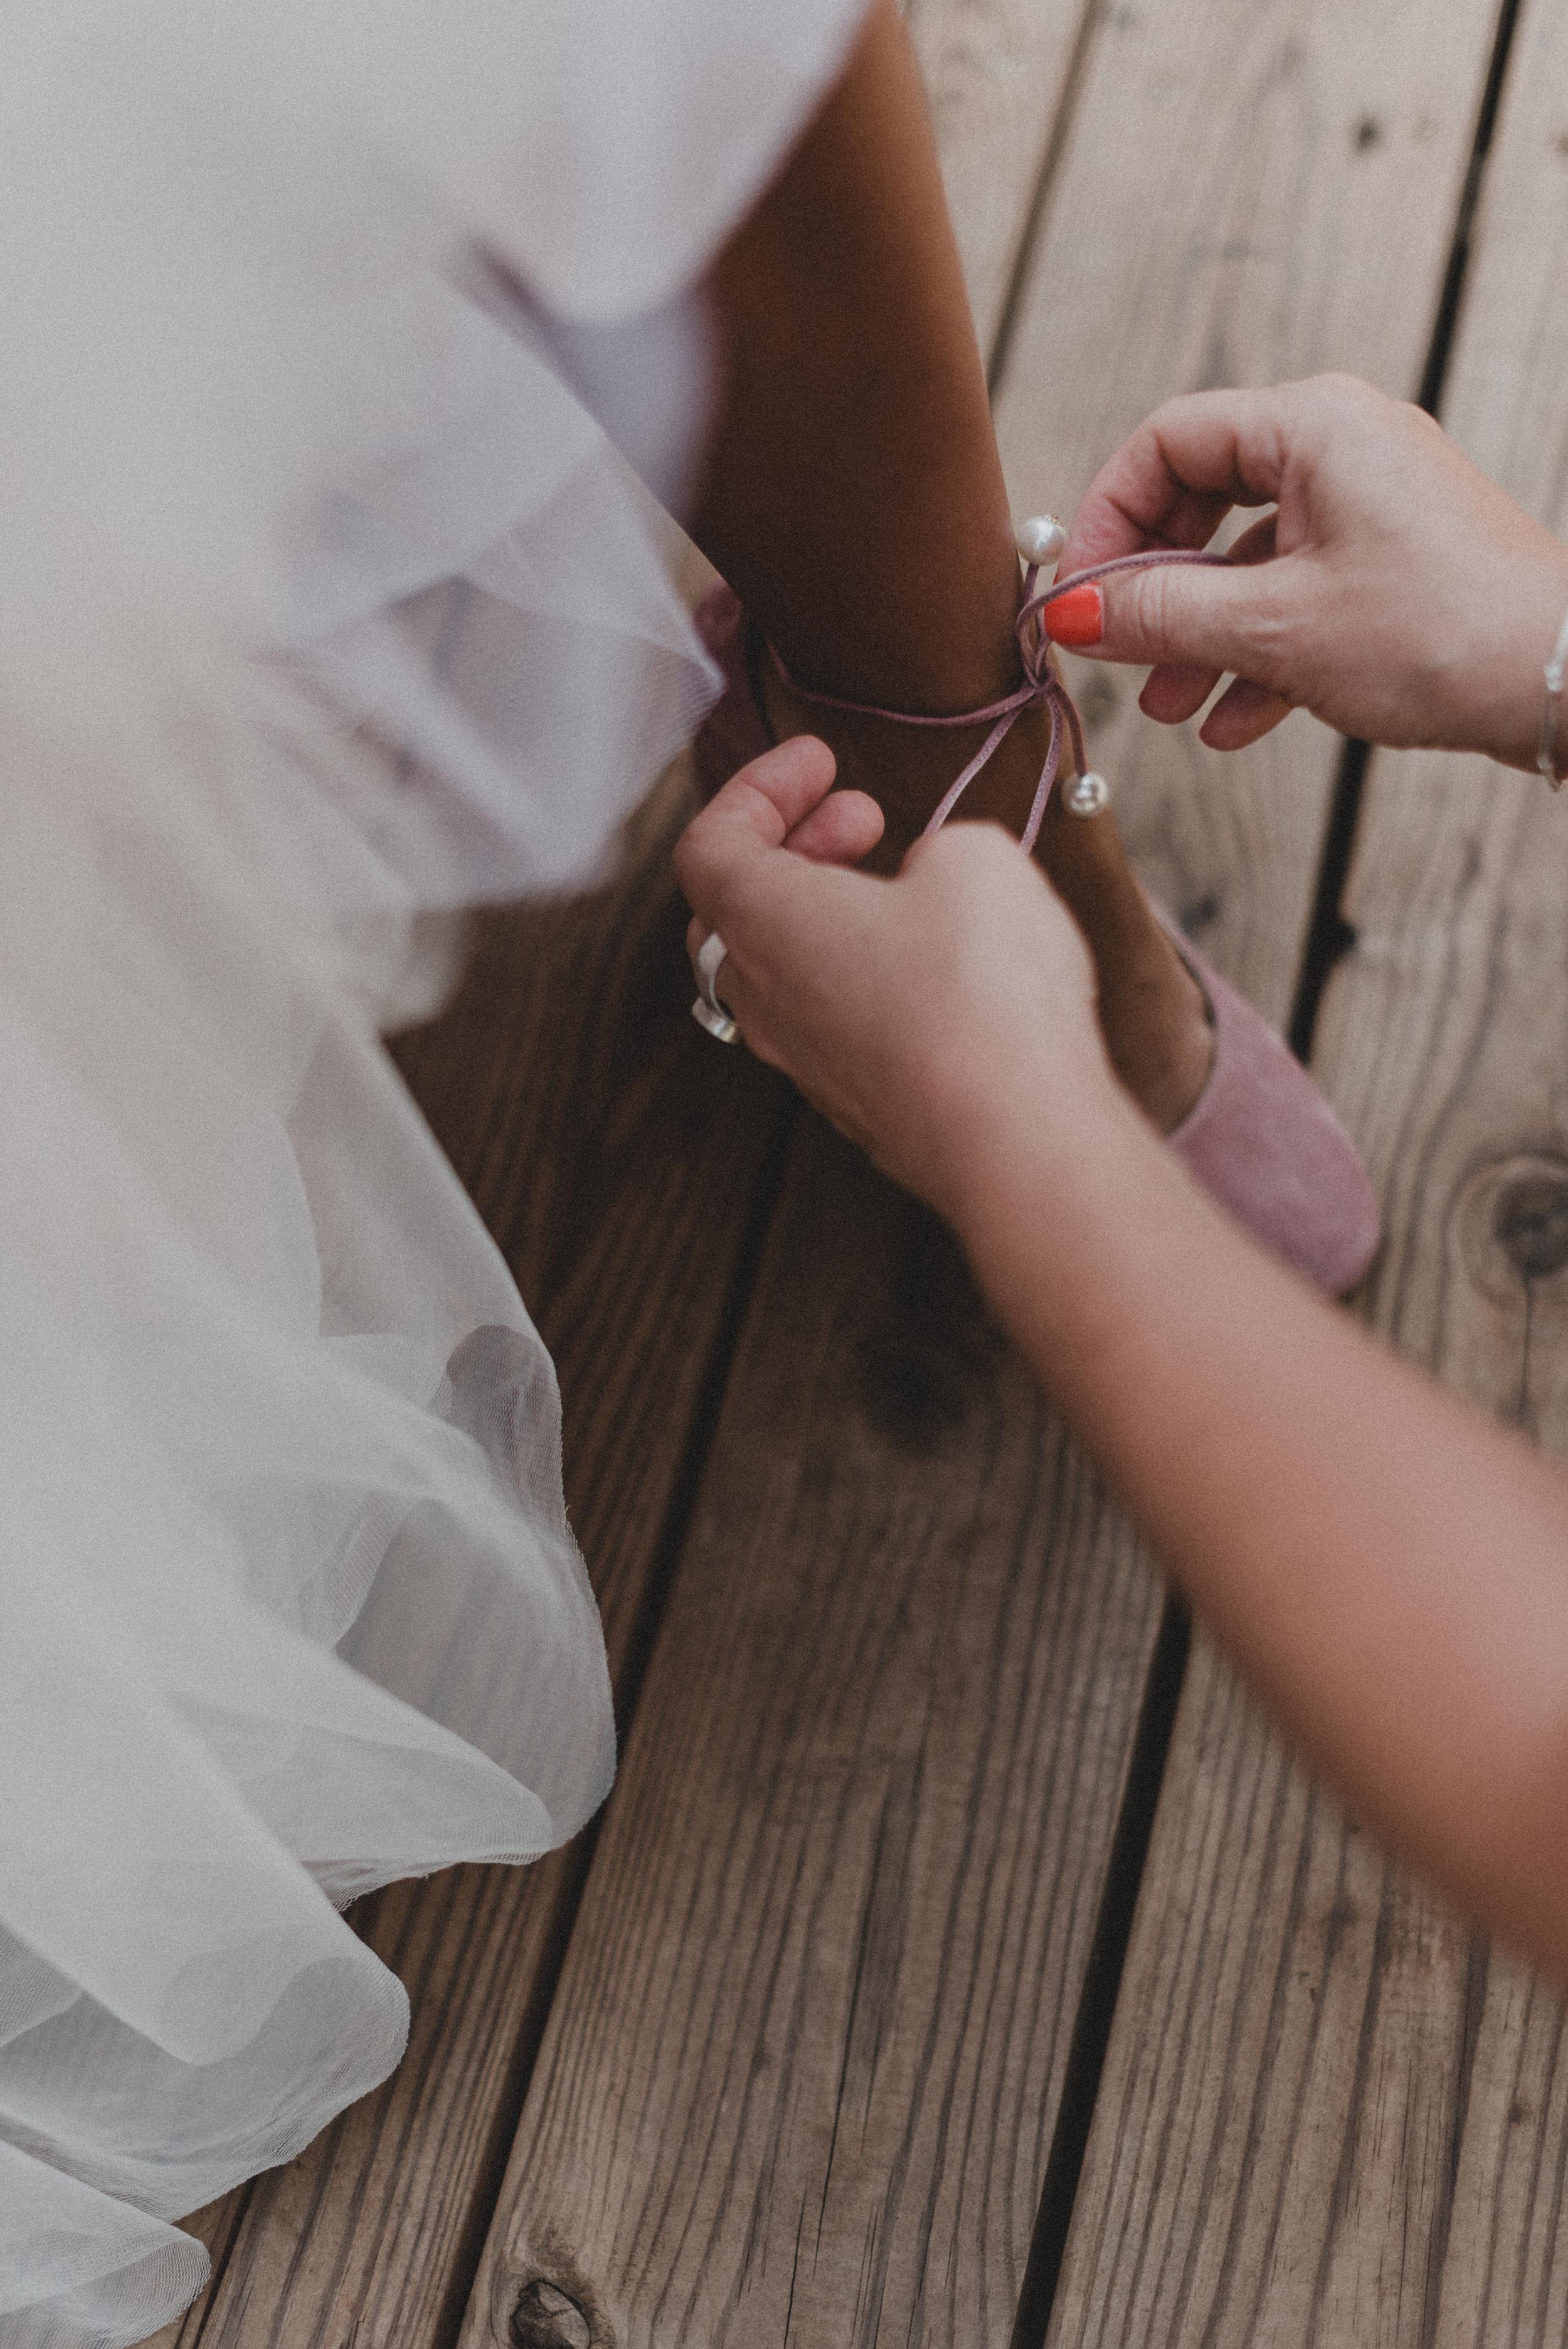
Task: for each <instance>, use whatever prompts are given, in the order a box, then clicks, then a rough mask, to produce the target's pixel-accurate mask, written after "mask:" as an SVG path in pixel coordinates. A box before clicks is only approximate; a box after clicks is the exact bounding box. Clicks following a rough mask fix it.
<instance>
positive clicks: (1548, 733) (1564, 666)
mask: <svg viewBox="0 0 1568 2349" xmlns="http://www.w3.org/2000/svg"><path fill="white" fill-rule="evenodd" d="M1565 675H1568V612H1564V614H1563V626H1562V627H1561V629H1560V630H1559V631H1558V636H1557V642H1556V645H1555V646H1554V647H1553V654H1552V657H1551V659H1550V660H1549V661H1548V662H1547V664H1546V670H1545V676H1546V698H1545V700H1544V701H1543V702H1542V705H1541V740H1540V744H1539V746H1538V747H1537V750H1536V753H1535V764H1536V767H1537V769H1538V770H1539V771H1540V772H1541V773H1542V775H1544V776H1545V778H1546V780H1547V781H1548V782H1549V783H1550V784H1551V786H1552V788H1553V791H1554V792H1560V791H1561V790H1562V788H1563V784H1564V783H1565V782H1568V775H1564V774H1563V772H1562V771H1560V769H1559V767H1558V764H1557V728H1558V720H1559V719H1560V718H1561V716H1562V714H1563V678H1564V676H1565Z"/></svg>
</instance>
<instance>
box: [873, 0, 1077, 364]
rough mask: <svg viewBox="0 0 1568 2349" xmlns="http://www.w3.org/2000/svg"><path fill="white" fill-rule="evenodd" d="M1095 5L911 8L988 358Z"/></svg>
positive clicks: (925, 3) (957, 0) (927, 0)
mask: <svg viewBox="0 0 1568 2349" xmlns="http://www.w3.org/2000/svg"><path fill="white" fill-rule="evenodd" d="M1091 5H1092V0H909V5H908V6H907V7H906V9H905V12H904V14H905V21H906V22H907V24H908V26H909V29H910V33H911V35H912V36H913V41H914V46H915V49H916V51H917V53H918V55H919V57H920V65H921V71H922V73H923V76H924V78H925V87H926V92H927V96H928V98H929V99H930V103H931V114H932V121H933V124H934V128H935V131H936V143H937V146H938V149H939V150H940V151H941V155H942V176H943V180H944V183H945V186H946V189H947V203H948V210H949V211H950V212H952V214H953V223H954V228H955V230H956V231H957V234H958V249H959V252H960V254H961V255H962V256H963V261H964V280H965V285H967V286H968V288H969V306H970V308H971V309H972V310H973V311H974V313H975V327H976V330H977V332H978V334H979V337H980V346H981V348H982V349H983V350H986V351H989V350H990V349H991V348H992V347H993V346H994V345H995V339H996V334H997V330H998V328H999V327H1000V326H1001V324H1002V319H1003V316H1004V314H1005V311H1006V305H1007V299H1008V295H1009V294H1010V292H1011V289H1012V285H1013V280H1014V276H1015V274H1016V270H1017V268H1018V265H1019V263H1020V260H1021V258H1022V255H1023V251H1024V247H1025V243H1026V238H1027V235H1028V232H1029V227H1030V223H1031V222H1032V219H1033V216H1034V197H1035V191H1036V189H1037V185H1038V182H1039V180H1040V175H1041V173H1042V171H1043V170H1044V169H1045V167H1046V163H1047V158H1048V156H1049V155H1050V152H1051V150H1052V144H1053V140H1055V138H1056V136H1057V129H1058V122H1059V118H1060V115H1061V110H1062V108H1063V105H1064V103H1065V102H1066V100H1067V99H1068V81H1069V77H1070V74H1071V71H1072V66H1073V61H1074V58H1075V57H1076V56H1077V53H1078V42H1079V36H1080V34H1081V32H1082V30H1083V26H1084V24H1085V20H1086V19H1087V17H1088V15H1089V13H1090V9H1091Z"/></svg>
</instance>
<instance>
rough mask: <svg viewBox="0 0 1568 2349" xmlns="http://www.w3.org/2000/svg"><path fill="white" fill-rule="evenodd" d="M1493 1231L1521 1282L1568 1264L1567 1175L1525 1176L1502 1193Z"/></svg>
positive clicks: (1545, 1277)
mask: <svg viewBox="0 0 1568 2349" xmlns="http://www.w3.org/2000/svg"><path fill="white" fill-rule="evenodd" d="M1492 1230H1493V1232H1494V1233H1495V1235H1496V1237H1497V1239H1498V1241H1499V1243H1500V1245H1501V1247H1502V1249H1503V1251H1504V1253H1505V1254H1506V1255H1507V1257H1508V1260H1509V1262H1510V1263H1511V1265H1512V1267H1513V1268H1514V1270H1515V1271H1516V1272H1517V1273H1518V1275H1519V1277H1520V1278H1521V1279H1522V1280H1549V1279H1550V1278H1552V1276H1553V1273H1555V1272H1561V1271H1562V1269H1563V1266H1564V1265H1565V1264H1568V1174H1526V1175H1523V1176H1522V1177H1521V1178H1520V1179H1519V1180H1518V1181H1516V1182H1513V1183H1510V1184H1509V1185H1507V1186H1506V1187H1505V1188H1504V1189H1503V1190H1501V1191H1500V1192H1499V1194H1498V1198H1497V1205H1496V1208H1495V1210H1494V1212H1493V1216H1492Z"/></svg>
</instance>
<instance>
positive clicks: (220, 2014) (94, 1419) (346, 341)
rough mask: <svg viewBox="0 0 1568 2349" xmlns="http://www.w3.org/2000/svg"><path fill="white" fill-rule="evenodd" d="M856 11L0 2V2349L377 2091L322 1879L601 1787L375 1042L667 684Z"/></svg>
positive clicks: (447, 1223) (585, 1802) (596, 1689)
mask: <svg viewBox="0 0 1568 2349" xmlns="http://www.w3.org/2000/svg"><path fill="white" fill-rule="evenodd" d="M858 13H859V10H858V7H857V6H856V5H854V0H642V5H638V0H246V5H245V6H244V7H243V8H242V9H241V8H238V7H235V6H233V5H230V0H96V5H95V0H14V5H12V6H11V7H9V8H8V9H7V12H6V23H5V70H4V73H3V74H0V199H3V202H4V209H5V223H6V225H5V236H4V239H3V240H0V316H4V318H5V332H4V335H3V336H0V427H3V429H0V754H3V755H0V773H3V781H0V1102H3V1104H4V1110H3V1114H0V1195H3V1199H4V1208H5V1253H4V1260H3V1269H0V1347H3V1354H0V1364H3V1368H0V1516H3V1518H4V1537H3V1547H0V2343H3V2344H5V2349H57V2344H60V2349H81V2344H121V2343H127V2342H129V2341H132V2340H135V2339H138V2338H139V2337H140V2336H141V2335H143V2334H145V2333H148V2332H149V2331H150V2330H151V2329H153V2328H154V2327H155V2326H157V2325H158V2324H160V2323H162V2322H163V2321H165V2320H166V2319H167V2318H168V2317H169V2316H170V2315H171V2314H172V2313H174V2312H175V2311H176V2310H177V2309H178V2308H179V2307H180V2306H181V2305H182V2304H183V2303H184V2302H185V2301H186V2300H187V2299H189V2297H190V2296H191V2294H192V2293H193V2292H195V2291H196V2290H197V2288H198V2287H199V2285H200V2283H201V2281H202V2276H203V2272H204V2266H205V2260H204V2254H203V2253H202V2251H201V2249H200V2247H199V2246H198V2245H197V2244H196V2243H195V2242H194V2241H192V2240H191V2239H190V2238H189V2237H187V2236H185V2235H183V2234H181V2232H180V2231H179V2230H178V2229H177V2228H176V2227H175V2226H173V2225H171V2224H170V2221H171V2220H176V2219H178V2218H179V2217H180V2216H181V2215H182V2214H183V2213H185V2212H188V2211H189V2210H191V2209H194V2208H196V2207H197V2206H198V2205H200V2204H201V2203H202V2202H204V2201H206V2200H207V2199H210V2198H211V2197H212V2196H213V2195H214V2194H217V2193H219V2192H221V2191H222V2190H223V2189H226V2188H228V2187H229V2186H231V2185H232V2184H233V2183H235V2182H236V2181H237V2180H239V2179H241V2178H244V2177H246V2176H248V2175H250V2174H251V2173H253V2171H255V2170H257V2169H258V2168H263V2167H264V2166H266V2165H268V2164H271V2163H273V2162H278V2161H281V2160H284V2159H285V2158H288V2157H289V2156H290V2155H291V2154H293V2153H294V2151H295V2150H297V2148H298V2147H301V2146H302V2145H303V2144H304V2143H305V2142H306V2140H307V2139H308V2138H309V2137H311V2136H312V2135H313V2134H314V2133H315V2131H316V2130H317V2129H319V2128H320V2127H322V2126H323V2124H324V2123H325V2121H326V2120H327V2119H329V2118H330V2116H332V2115H333V2114H334V2113H335V2112H336V2111H337V2110H338V2109H339V2108H340V2107H341V2106H343V2105H345V2104H346V2102H348V2101H349V2100H350V2099H351V2098H353V2097H355V2096H356V2095H360V2094H362V2093H363V2092H364V2091H365V2090H366V2088H368V2087H370V2086H371V2085H374V2083H375V2082H377V2080H379V2079H380V2078H382V2077H383V2076H384V2075H385V2074H386V2073H387V2070H388V2069H389V2068H390V2067H391V2066H392V2065H393V2064H395V2063H396V2061H397V2056H398V2054H399V2052H400V2049H401V2046H402V2043H403V2038H404V2033H405V2028H406V2021H407V2015H406V2002H405V1999H404V1994H403V1992H402V1990H401V1988H400V1986H399V1984H398V1983H397V1982H396V1981H395V1980H394V1979H393V1978H392V1976H391V1975H389V1974H388V1973H387V1971H385V1970H384V1969H383V1968H382V1966H381V1965H380V1964H379V1963H378V1961H377V1960H376V1959H375V1958H374V1957H373V1956H372V1955H371V1954H370V1952H369V1951H367V1950H366V1948H365V1947H364V1946H363V1945H362V1944H361V1943H360V1942H359V1941H358V1940H356V1938H355V1936H354V1934H353V1933H352V1932H351V1931H350V1930H348V1928H347V1927H346V1925H345V1924H344V1922H343V1920H342V1919H341V1917H340V1916H339V1914H338V1909H339V1908H340V1907H341V1905H342V1904H343V1903H344V1902H346V1900H348V1899H350V1898H351V1897H352V1896H354V1895H355V1894H356V1893H359V1892H362V1891H364V1890H365V1889H366V1888H368V1887H370V1886H373V1885H377V1884H380V1883H382V1882H385V1881H386V1880H387V1879H388V1878H394V1877H398V1876H404V1875H408V1874H412V1873H417V1872H420V1871H424V1870H428V1869H431V1868H440V1867H443V1866H445V1865H447V1864H448V1863H449V1862H451V1861H455V1860H459V1859H498V1858H503V1859H513V1860H521V1859H527V1858H530V1857H533V1856H535V1855H537V1854H538V1853H540V1852H542V1851H544V1850H546V1849H547V1848H548V1847H551V1846H552V1845H553V1844H555V1843H557V1842H559V1841H560V1840H561V1839H562V1837H566V1836H569V1835H571V1834H572V1833H573V1831H574V1829H576V1828H577V1827H578V1826H581V1824H582V1823H583V1820H584V1819H585V1818H586V1817H587V1816H589V1814H590V1813H591V1812H592V1811H593V1808H594V1806H596V1805H597V1804H598V1803H599V1802H600V1800H601V1799H602V1798H603V1795H604V1792H605V1790H606V1787H607V1785H608V1784H609V1780H610V1776H611V1772H612V1768H613V1759H614V1731H613V1724H612V1719H611V1711H610V1701H609V1691H608V1686H607V1681H606V1675H605V1668H604V1657H603V1642H602V1640H601V1637H600V1633H599V1629H598V1623H597V1619H596V1615H595V1612H594V1609H593V1600H592V1597H591V1595H590V1592H589V1588H588V1585H587V1581H586V1578H585V1576H584V1574H583V1566H582V1563H581V1560H580V1559H579V1557H578V1554H577V1550H576V1547H575V1545H574V1543H573V1537H572V1534H571V1532H570V1529H569V1527H568V1526H567V1523H566V1517H565V1513H564V1509H563V1506H562V1491H561V1464H560V1442H559V1410H558V1403H557V1398H556V1390H555V1384H554V1379H553V1374H552V1369H551V1365H550V1362H549V1361H548V1359H547V1357H546V1355H545V1354H544V1351H543V1350H542V1346H541V1344H540V1341H539V1340H538V1338H537V1336H536V1335H535V1333H534V1330H533V1329H532V1327H531V1324H530V1322H529V1319H528V1317H527V1314H526V1313H525V1311H524V1309H523V1307H522V1305H521V1301H520V1299H519V1298H518V1295H517V1292H516V1289H515V1288H514V1287H513V1285H512V1282H511V1278H510V1276H509V1275H508V1273H507V1270H506V1268H505V1266H504V1265H503V1263H502V1261H501V1259H500V1257H499V1255H498V1254H497V1252H496V1250H495V1249H494V1247H492V1246H491V1244H490V1240H489V1239H488V1237H486V1235H485V1233H484V1231H483V1229H482V1227H481V1226H480V1224H479V1222H478V1220H477V1218H476V1216H475V1215H474V1212H473V1210H472V1208H471V1206H469V1202H468V1200H467V1199H466V1197H465V1196H464V1195H463V1193H462V1191H461V1190H460V1188H459V1185H458V1184H457V1182H456V1180H455V1178H454V1177H453V1175H452V1174H451V1172H450V1170H449V1167H448V1166H447V1164H446V1163H445V1162H444V1160H443V1159H442V1157H441V1155H440V1154H439V1152H438V1149H437V1148H436V1146H435V1144H434V1143H433V1142H432V1140H431V1138H430V1136H429V1134H428V1132H427V1131H426V1129H425V1127H424V1126H423V1124H422V1123H421V1121H420V1119H419V1117H418V1113H417V1112H416V1111H415V1109H414V1108H413V1106H412V1104H411V1103H410V1102H409V1101H408V1099H407V1096H406V1094H405V1093H404V1092H403V1090H402V1088H401V1086H400V1084H399V1082H398V1081H397V1077H396V1075H395V1074H394V1073H393V1071H392V1070H391V1068H390V1065H389V1063H388V1062H387V1059H386V1057H385V1055H384V1052H383V1050H382V1049H381V1046H380V1043H379V1033H380V1031H381V1030H382V1029H384V1028H385V1027H386V1026H387V1024H388V1023H390V1022H392V1021H394V1020H396V1019H403V1018H407V1017H409V1016H411V1015H413V1014H414V1013H416V1012H418V1011H420V1010H421V1009H428V1008H429V1007H431V1006H432V1005H433V1004H434V1002H435V1001H436V1000H437V999H438V995H439V992H440V989H441V988H442V986H443V984H444V983H445V982H446V981H447V979H448V978H449V959H450V956H449V943H450V936H451V924H450V918H449V917H450V916H453V915H454V914H455V913H456V911H457V909H459V908H460V907H461V906H463V905H468V904H470V903H472V902H474V901H475V900H477V899H479V898H481V897H486V896H489V897H498V896H502V895H518V894H521V893H522V892H525V891H528V890H537V889H542V888H559V887H561V886H563V885H571V884H573V883H578V882H581V881H583V880H584V879H586V878H588V877H590V876H592V875H593V874H595V873H596V872H597V871H599V870H600V869H601V868H602V865H603V859H604V856H605V854H606V843H608V842H609V841H610V839H611V838H612V835H613V833H614V828H615V826H616V824H617V823H618V822H619V820H620V819H621V817H622V816H623V815H624V813H625V812H626V811H627V809H628V808H629V807H630V806H631V804H632V803H633V802H634V800H635V799H636V797H637V796H638V794H639V793H640V792H642V791H643V789H644V788H645V785H646V783H647V782H648V781H649V780H650V779H651V777H652V776H653V775H654V774H655V772H656V771H657V770H658V769H659V767H660V766H661V765H662V764H663V763H664V761H665V759H666V758H667V757H668V755H669V754H670V752H671V751H672V750H673V749H674V748H675V747H676V744H677V743H678V742H679V740H682V739H683V738H684V736H685V735H686V734H687V733H688V732H689V731H690V730H691V728H692V727H693V725H694V723H695V722H696V718H697V717H698V716H699V715H700V712H701V710H702V709H703V708H704V707H705V705H706V702H707V698H709V697H710V695H711V691H712V678H711V672H710V669H709V666H708V664H707V660H706V657H705V656H704V655H703V654H702V652H701V650H700V647H698V645H697V643H696V639H695V637H694V636H693V634H692V632H691V630H690V627H689V626H688V624H687V622H686V617H685V615H684V613H683V611H682V609H681V607H680V605H679V604H678V602H677V601H676V598H675V596H674V595H673V594H672V593H671V590H670V588H669V586H668V585H667V584H666V581H665V575H664V572H663V568H662V565H661V564H660V561H659V558H658V554H657V548H656V543H655V539H656V515H655V509H654V506H653V502H652V500H651V499H650V498H649V496H648V495H647V493H646V492H645V490H644V489H643V488H642V487H641V486H640V484H639V483H638V482H637V481H636V480H635V479H634V477H633V475H632V473H631V472H630V471H629V470H628V468H627V466H626V465H625V464H624V461H623V460H621V459H620V458H619V457H617V456H615V455H614V454H613V452H612V450H611V449H610V446H609V444H608V442H607V441H606V440H605V439H604V438H603V435H602V433H601V432H600V430H599V429H598V427H597V426H596V425H594V424H593V423H592V422H590V420H589V418H588V415H587V413H586V411H585V409H584V408H583V406H581V405H579V401H578V398H577V397H575V396H574V391H573V388H570V387H575V391H576V392H578V393H583V394H585V395H586V396H588V397H589V398H592V401H593V405H594V407H595V409H597V411H598V412H599V413H600V414H602V415H606V416H608V417H609V418H610V419H612V420H613V422H614V429H615V433H616V438H617V439H618V440H620V441H621V442H622V445H623V446H624V447H627V448H629V449H631V450H633V451H634V453H635V455H636V457H637V460H638V465H639V469H640V470H641V471H643V472H644V473H645V476H646V477H647V478H649V479H651V480H653V481H655V483H661V484H666V485H673V484H675V483H676V482H678V481H679V480H680V478H681V476H682V474H683V472H685V471H689V469H690V466H691V464H692V461H693V457H694V452H695V450H696V446H697V441H698V437H699V435H700V429H701V424H702V419H703V415H704V412H705V407H706V404H707V402H708V401H709V400H710V398H711V396H712V388H713V376H712V369H711V367H710V365H709V353H708V350H707V343H706V340H705V335H704V322H703V319H702V316H701V314H700V311H699V310H698V308H697V307H696V305H695V304H694V303H693V302H692V300H691V299H690V295H689V289H690V287H691V286H692V285H693V284H694V282H695V281H696V278H697V277H698V275H699V274H700V272H701V270H702V268H703V266H704V264H706V262H707V259H708V257H709V256H710V254H711V253H712V251H713V249H714V247H715V244H716V243H717V240H718V239H719V238H720V237H721V236H722V235H723V233H725V231H726V230H727V227H728V226H729V225H730V224H731V223H732V222H734V221H735V219H736V218H737V216H738V213H739V212H741V210H742V209H743V207H744V206H745V205H746V204H747V202H748V201H749V200H750V199H751V198H752V197H753V196H754V195H755V194H756V192H757V191H758V188H759V187H760V186H761V185H762V184H763V183H764V182H765V181H766V179H767V177H768V176H769V173H770V172H771V171H773V170H775V169H776V168H777V165H778V162H779V157H780V155H781V153H782V152H783V150H784V148H785V146H786V143H787V141H788V140H789V138H790V136H791V135H792V133H794V132H795V131H796V130H797V129H798V128H799V124H800V123H801V121H802V120H803V119H804V117H805V114H806V112H807V110H808V109H809V108H810V104H811V103H812V101H813V99H814V98H816V96H817V95H818V94H819V93H820V90H821V89H822V88H823V87H824V86H825V84H826V82H827V81H828V79H829V78H830V76H831V74H832V73H833V71H834V70H835V68H836V67H837V66H838V64H839V63H840V61H841V57H842V54H843V50H844V47H845V45H846V43H847V41H848V40H849V38H850V37H851V35H852V33H853V30H854V26H855V20H856V17H857V16H858Z"/></svg>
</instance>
